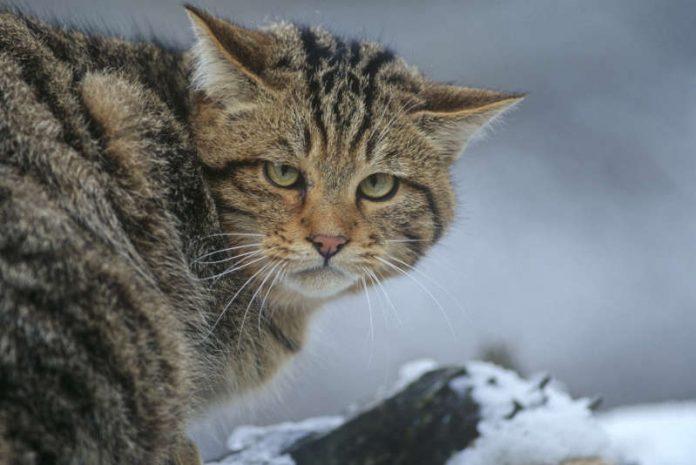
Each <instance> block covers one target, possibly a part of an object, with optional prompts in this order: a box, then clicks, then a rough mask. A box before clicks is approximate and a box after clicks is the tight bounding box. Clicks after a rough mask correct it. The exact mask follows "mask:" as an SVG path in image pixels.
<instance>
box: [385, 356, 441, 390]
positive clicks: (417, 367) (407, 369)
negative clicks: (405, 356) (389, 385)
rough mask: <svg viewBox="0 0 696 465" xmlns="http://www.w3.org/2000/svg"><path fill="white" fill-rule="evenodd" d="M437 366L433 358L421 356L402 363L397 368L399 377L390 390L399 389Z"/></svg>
mask: <svg viewBox="0 0 696 465" xmlns="http://www.w3.org/2000/svg"><path fill="white" fill-rule="evenodd" d="M437 367H438V363H437V362H436V361H435V360H432V359H429V358H422V359H419V360H414V361H412V362H408V363H406V364H404V365H403V366H402V367H401V368H400V369H399V377H398V379H397V381H396V384H395V385H394V389H393V391H392V392H396V391H400V390H402V389H403V388H405V387H406V386H408V385H409V384H411V383H412V382H414V381H415V380H417V379H418V378H420V377H421V376H423V375H424V374H426V373H427V372H429V371H432V370H434V369H436V368H437Z"/></svg>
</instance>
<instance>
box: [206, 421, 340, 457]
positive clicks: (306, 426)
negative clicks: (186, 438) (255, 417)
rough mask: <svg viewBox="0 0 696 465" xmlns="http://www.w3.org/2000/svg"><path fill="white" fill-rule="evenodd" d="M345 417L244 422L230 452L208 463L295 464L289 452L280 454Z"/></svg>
mask: <svg viewBox="0 0 696 465" xmlns="http://www.w3.org/2000/svg"><path fill="white" fill-rule="evenodd" d="M343 421H344V419H343V417H338V416H333V417H317V418H309V419H307V420H303V421H300V422H296V423H291V422H288V423H280V424H277V425H272V426H240V427H238V428H236V429H235V430H234V431H233V432H232V435H231V436H230V437H229V438H228V440H227V447H228V448H229V449H230V454H231V455H229V456H227V457H225V459H224V460H222V461H220V462H212V463H209V464H208V465H218V464H219V465H222V464H225V465H295V462H294V461H293V460H292V458H291V457H290V456H289V455H280V454H281V452H282V451H283V450H285V449H286V448H287V447H288V446H290V445H291V444H294V443H295V442H296V441H298V440H300V439H302V438H304V437H306V436H308V435H310V434H320V433H324V432H326V431H329V430H332V429H334V428H336V427H338V426H340V425H341V424H342V423H343Z"/></svg>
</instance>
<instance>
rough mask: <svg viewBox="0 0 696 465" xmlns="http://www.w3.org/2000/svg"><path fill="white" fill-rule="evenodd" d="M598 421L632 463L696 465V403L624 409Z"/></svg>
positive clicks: (608, 413)
mask: <svg viewBox="0 0 696 465" xmlns="http://www.w3.org/2000/svg"><path fill="white" fill-rule="evenodd" d="M599 422H600V423H601V425H602V426H603V427H604V429H605V430H606V431H607V433H608V434H609V436H610V437H611V439H612V441H613V442H614V444H616V447H617V448H618V449H619V450H621V452H622V453H623V454H624V455H625V456H626V457H627V458H628V459H629V463H636V464H639V465H694V464H695V463H696V441H695V440H696V402H672V403H666V404H657V405H639V406H634V407H621V408H617V409H614V410H611V411H609V412H607V413H605V414H602V415H600V416H599Z"/></svg>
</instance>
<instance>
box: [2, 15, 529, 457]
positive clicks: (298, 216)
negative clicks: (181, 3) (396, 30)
mask: <svg viewBox="0 0 696 465" xmlns="http://www.w3.org/2000/svg"><path fill="white" fill-rule="evenodd" d="M189 15H190V16H191V19H192V23H193V25H194V29H195V31H196V33H197V35H198V40H197V42H196V44H195V45H194V47H193V49H192V51H191V52H184V51H178V50H170V49H167V48H165V47H162V46H160V45H157V44H154V43H145V42H141V43H138V42H127V41H123V40H120V39H117V38H108V37H100V36H96V35H87V34H84V33H82V32H79V31H70V30H65V29H61V28H58V27H54V26H49V25H46V24H44V23H41V22H37V21H35V20H32V19H30V18H26V17H23V16H21V15H17V14H14V13H0V464H2V465H5V464H8V465H9V464H47V463H56V464H58V463H59V464H92V463H99V464H121V463H128V464H133V463H143V464H145V463H147V464H166V463H180V464H190V463H197V462H198V460H199V459H198V458H197V454H196V453H195V449H194V448H192V445H191V444H190V442H189V441H188V440H187V439H186V438H185V437H184V434H183V431H184V425H185V422H186V420H187V419H188V418H190V417H191V415H193V414H194V413H196V412H199V411H201V409H203V408H205V406H206V405H208V404H209V403H210V402H211V401H213V400H214V399H218V398H220V397H223V396H229V395H236V394H240V393H242V392H245V391H247V390H250V389H254V388H255V387H257V386H259V385H260V384H262V383H264V382H266V381H267V380H269V379H270V378H271V377H272V376H273V374H274V373H275V372H276V371H277V370H278V368H279V367H280V366H281V365H282V363H283V362H284V361H285V360H287V359H288V358H289V357H290V356H292V354H294V353H295V352H297V351H298V350H299V349H300V348H301V346H302V341H303V339H304V333H305V328H306V324H307V321H308V319H309V317H310V316H311V314H312V313H313V312H314V310H316V309H317V308H318V307H319V306H320V304H321V303H323V302H324V301H326V300H327V299H328V298H333V297H334V296H336V295H340V294H343V293H346V292H352V291H354V290H356V289H358V286H359V284H360V283H361V282H371V281H372V280H373V279H375V278H377V277H378V276H379V277H386V276H390V275H393V274H395V270H396V267H400V266H401V265H399V264H398V263H399V262H401V263H403V264H413V263H415V262H416V261H417V260H418V259H419V258H420V257H421V256H422V255H423V254H424V253H425V252H426V251H427V249H428V248H429V247H430V246H431V245H432V244H433V243H434V242H436V241H437V240H438V239H439V237H440V236H441V234H442V232H443V230H444V229H445V228H446V227H447V225H448V224H449V223H450V221H451V218H452V214H453V209H454V197H453V193H452V189H451V186H450V183H449V174H448V171H449V166H450V164H451V162H452V161H453V160H454V159H455V158H456V156H457V154H458V152H459V151H460V150H461V148H462V147H463V146H464V145H465V143H466V141H467V140H468V139H469V138H470V136H471V134H472V133H473V132H474V131H475V130H476V129H477V128H478V127H480V126H482V125H483V124H485V123H486V122H487V121H488V120H490V119H491V118H492V117H494V116H496V115H497V114H499V113H500V112H501V111H502V110H503V109H504V108H505V107H507V106H509V105H510V104H511V103H514V102H515V101H516V100H517V99H518V97H517V96H512V95H506V94H499V93H495V92H491V91H478V90H473V89H466V88H455V87H450V86H442V85H437V84H434V83H431V82H429V81H427V80H426V79H425V78H423V77H422V76H421V75H420V74H418V73H417V71H415V70H414V69H412V68H410V67H408V66H407V65H405V64H404V63H403V61H401V60H400V59H399V58H397V57H396V56H395V55H394V54H393V53H392V52H390V51H388V50H386V49H384V48H383V47H381V46H379V45H376V44H372V43H367V42H357V41H353V42H351V41H343V40H341V39H339V38H336V37H334V36H332V35H330V34H328V33H327V32H325V31H323V30H321V29H316V28H301V27H297V26H294V25H290V24H278V25H275V26H273V27H271V28H270V29H268V30H263V31H259V30H247V29H243V28H240V27H238V26H235V25H233V24H231V23H228V22H226V21H223V20H220V19H217V18H214V17H212V16H209V15H207V14H206V13H204V12H202V11H200V10H196V9H194V8H189ZM266 161H271V162H279V163H285V164H290V165H292V166H294V167H297V168H298V169H299V170H300V171H301V172H302V174H303V176H304V178H305V184H304V188H303V189H280V188H277V187H274V186H273V185H271V184H270V183H269V181H268V180H267V179H266V178H265V177H264V173H263V169H262V168H263V164H264V162H266ZM375 172H386V173H390V174H393V175H395V176H397V177H398V178H399V180H400V182H399V190H398V191H397V192H396V193H395V195H394V196H393V198H391V199H389V200H388V201H385V202H379V203H378V202H369V201H366V200H365V199H361V198H359V197H357V196H356V189H357V185H358V184H359V183H360V181H361V180H362V179H364V178H365V177H366V176H368V175H370V174H372V173H375ZM317 232H320V233H322V234H333V235H342V236H346V237H348V238H349V239H350V242H349V243H348V244H347V245H346V246H345V247H344V250H341V253H340V254H337V255H336V256H335V257H334V258H332V259H331V266H327V267H324V266H323V265H325V264H327V263H328V261H323V259H322V257H319V255H318V254H317V253H316V251H315V250H314V249H313V247H312V244H310V243H309V241H308V240H307V238H308V237H311V235H312V234H314V233H317ZM232 248H234V249H232ZM245 248H246V249H245ZM245 250H249V251H252V252H250V253H247V254H246V257H245V258H241V257H236V258H235V257H234V255H237V254H239V253H241V252H243V251H245ZM240 251H241V252H240ZM393 260H398V262H397V261H393ZM388 263H391V265H389V264H388ZM233 297H234V299H233Z"/></svg>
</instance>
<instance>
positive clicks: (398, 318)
mask: <svg viewBox="0 0 696 465" xmlns="http://www.w3.org/2000/svg"><path fill="white" fill-rule="evenodd" d="M365 271H366V272H367V273H368V274H369V275H370V277H371V279H372V280H373V281H374V282H375V283H376V284H377V287H379V289H380V290H381V291H382V294H383V295H384V298H385V299H386V300H387V303H388V304H389V306H390V307H391V309H392V312H393V313H394V317H395V318H396V321H397V323H398V324H399V325H401V324H402V322H401V318H400V317H399V312H398V311H397V310H396V306H395V305H394V302H393V301H392V299H391V297H389V294H388V293H387V289H386V288H385V287H384V285H383V284H382V282H381V281H380V279H379V277H378V276H377V274H376V273H375V272H374V271H372V270H370V269H369V268H365Z"/></svg>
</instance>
